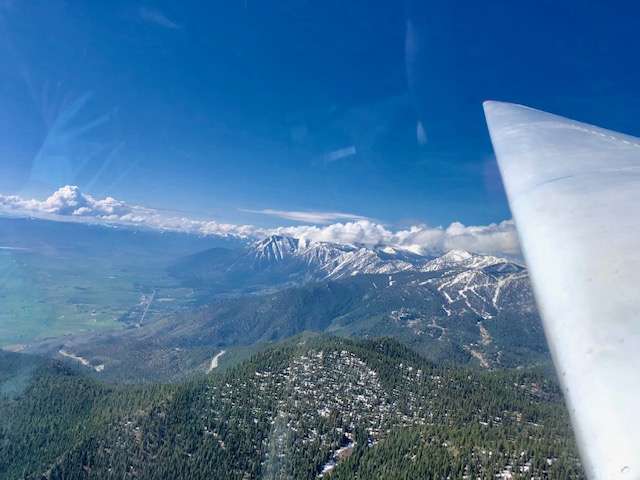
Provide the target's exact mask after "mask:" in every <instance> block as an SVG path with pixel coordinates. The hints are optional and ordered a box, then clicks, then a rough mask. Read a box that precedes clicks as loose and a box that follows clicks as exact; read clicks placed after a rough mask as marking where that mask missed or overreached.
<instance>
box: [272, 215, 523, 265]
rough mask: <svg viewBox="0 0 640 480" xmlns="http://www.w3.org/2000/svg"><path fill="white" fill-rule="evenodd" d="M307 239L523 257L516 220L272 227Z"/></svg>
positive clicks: (283, 232)
mask: <svg viewBox="0 0 640 480" xmlns="http://www.w3.org/2000/svg"><path fill="white" fill-rule="evenodd" d="M271 232H272V233H274V234H277V235H289V236H292V237H296V238H302V239H305V240H307V241H321V242H332V243H342V244H351V243H363V244H365V245H376V244H386V245H394V246H399V247H404V248H407V249H410V250H412V251H414V252H417V253H429V252H440V251H448V250H452V249H462V250H468V251H471V252H475V253H484V254H496V255H509V256H520V255H521V252H520V245H519V243H518V236H517V233H516V229H515V224H514V222H513V221H512V220H506V221H504V222H501V223H499V224H495V223H492V224H490V225H485V226H468V227H466V226H464V225H463V224H461V223H459V222H454V223H452V224H451V225H450V226H449V227H448V228H443V227H428V226H425V225H414V226H412V227H409V228H408V229H403V230H395V231H394V230H389V229H388V228H387V227H385V226H384V225H381V224H379V223H374V222H371V221H366V220H365V221H359V222H347V223H335V224H332V225H328V226H326V227H317V226H298V227H281V228H277V229H273V230H271Z"/></svg>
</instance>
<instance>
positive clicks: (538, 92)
mask: <svg viewBox="0 0 640 480" xmlns="http://www.w3.org/2000/svg"><path fill="white" fill-rule="evenodd" d="M374 3H375V6H374ZM486 3H490V4H491V5H483V4H486ZM196 4H197V5H196ZM205 4H206V5H205ZM639 12H640V7H638V4H637V2H633V1H623V0H619V1H616V2H601V1H596V0H581V1H578V0H561V1H555V2H551V1H542V0H539V1H533V0H531V1H523V2H510V1H506V0H505V1H494V2H477V1H472V0H464V1H447V2H445V1H442V0H434V1H424V2H421V1H418V0H415V1H414V0H406V1H405V2H404V4H403V3H402V2H398V1H391V0H389V1H380V2H371V1H365V0H357V1H354V2H349V1H347V0H328V1H325V2H312V1H305V0H295V1H294V0H289V1H276V0H260V1H257V0H224V1H222V0H216V1H212V2H168V1H167V2H122V1H110V2H102V1H93V2H91V1H88V2H76V1H68V2H65V1H59V0H46V1H32V2H19V1H11V0H5V1H4V2H3V3H2V5H1V6H0V79H1V81H0V98H1V100H0V101H1V102H2V105H1V107H0V194H4V195H19V196H20V197H21V198H24V199H30V198H37V199H39V200H44V199H46V198H47V197H49V196H50V195H51V194H52V193H53V192H55V191H56V190H58V189H59V188H60V187H63V186H65V185H75V186H78V187H79V189H80V191H81V192H83V193H84V194H86V195H90V196H92V197H93V198H95V199H104V198H106V197H108V196H110V197H114V198H115V199H117V200H119V201H122V202H126V204H129V205H141V206H145V207H152V208H155V209H159V211H160V212H168V214H169V213H170V214H171V215H177V216H187V217H192V218H194V219H198V220H213V221H216V222H219V223H232V224H237V225H243V224H253V225H256V226H258V227H263V228H275V227H279V226H290V225H297V224H300V223H319V224H326V223H327V222H331V221H336V222H345V221H348V220H349V219H351V220H354V221H359V220H362V219H363V218H365V219H370V220H372V221H375V222H379V223H380V224H383V225H385V226H386V227H387V228H390V229H393V228H405V227H406V228H408V227H409V226H411V225H421V224H428V225H431V226H438V225H443V226H445V227H446V226H448V225H450V224H451V223H453V222H461V223H463V224H465V225H487V224H490V223H496V222H501V221H503V220H508V219H509V218H510V213H509V210H508V206H507V204H506V200H505V197H504V193H503V190H502V186H501V183H500V179H499V174H498V172H497V168H496V165H495V160H494V158H493V154H492V151H491V147H490V144H489V139H488V134H487V133H486V128H485V124H484V120H483V116H482V107H481V101H482V100H485V99H495V100H505V101H513V102H517V103H524V104H527V105H530V106H532V107H534V108H539V109H543V110H546V111H551V112H553V113H557V114H560V115H564V116H568V117H572V118H575V119H578V120H581V121H585V122H588V123H593V124H596V125H599V126H602V127H605V128H610V129H614V130H618V131H622V132H625V133H628V134H631V135H635V136H638V135H640V122H639V121H638V112H640V108H639V107H640V86H639V85H640V82H638V78H639V74H640V66H639V64H638V62H637V60H636V57H637V52H638V51H640V35H639V34H638V33H637V25H638V24H639V22H640V13H639ZM291 212H294V213H295V212H298V213H300V212H302V213H303V214H304V213H307V214H308V213H313V214H315V215H316V216H315V217H313V216H309V217H305V216H304V215H295V214H292V213H291ZM326 212H331V213H333V214H336V215H334V217H331V218H329V217H327V216H326V215H325V217H322V216H320V217H318V216H317V214H318V213H321V214H322V213H326ZM338 214H341V215H346V216H340V215H338ZM314 219H315V220H314ZM318 219H320V220H318ZM302 220H308V222H302Z"/></svg>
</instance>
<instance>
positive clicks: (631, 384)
mask: <svg viewBox="0 0 640 480" xmlns="http://www.w3.org/2000/svg"><path fill="white" fill-rule="evenodd" d="M484 109H485V116H486V118H487V123H488V125H489V132H490V134H491V141H492V143H493V147H494V150H495V153H496V156H497V159H498V165H499V167H500V172H501V174H502V178H503V181H504V184H505V189H506V192H507V197H508V199H509V205H510V207H511V211H512V213H513V216H514V219H515V222H516V225H517V229H518V234H519V236H520V242H521V245H522V250H523V254H524V257H525V259H526V261H527V265H528V268H529V274H530V276H531V282H532V284H533V288H534V293H535V296H536V300H537V303H538V306H539V309H540V312H541V315H542V320H543V324H544V329H545V333H546V336H547V341H548V343H549V348H550V349H551V353H552V356H553V360H554V364H555V367H556V371H557V372H558V376H559V378H560V380H561V383H562V386H563V391H564V395H565V399H566V402H567V405H568V407H569V410H570V414H571V420H572V423H573V427H574V431H575V434H576V440H577V442H578V447H579V450H580V454H581V457H582V460H583V464H584V466H585V470H586V472H587V475H588V476H589V478H591V479H596V478H597V479H640V304H639V300H640V139H638V138H635V137H631V136H628V135H623V134H621V133H617V132H613V131H609V130H605V129H602V128H598V127H594V126H591V125H588V124H584V123H580V122H575V121H573V120H569V119H566V118H563V117H559V116H556V115H551V114H549V113H545V112H541V111H538V110H534V109H531V108H527V107H524V106H521V105H513V104H508V103H500V102H485V104H484Z"/></svg>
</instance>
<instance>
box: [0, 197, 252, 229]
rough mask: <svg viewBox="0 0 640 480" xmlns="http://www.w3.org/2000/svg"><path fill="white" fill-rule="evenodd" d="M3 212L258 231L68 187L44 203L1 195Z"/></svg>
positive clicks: (167, 226)
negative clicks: (165, 212) (174, 214)
mask: <svg viewBox="0 0 640 480" xmlns="http://www.w3.org/2000/svg"><path fill="white" fill-rule="evenodd" d="M0 211H4V212H5V213H13V214H22V215H34V216H39V217H50V218H57V219H67V220H75V221H86V222H92V221H93V222H96V221H98V222H101V223H114V224H121V225H137V226H145V227H149V228H155V229H159V230H171V231H179V232H186V233H195V234H201V235H224V236H238V237H253V236H254V235H253V234H254V232H257V231H258V230H257V229H255V228H254V227H252V226H251V225H241V226H238V225H230V224H224V223H218V222H214V221H202V220H192V219H189V218H183V217H168V216H164V215H161V214H160V213H158V212H157V211H156V210H153V209H150V208H145V207H141V206H138V205H129V204H127V203H125V202H121V201H119V200H116V199H115V198H112V197H107V198H105V199H104V200H96V199H95V198H93V197H92V196H91V195H87V194H84V193H82V192H80V189H79V188H78V187H75V186H71V185H67V186H65V187H62V188H60V189H59V190H58V191H56V192H54V193H53V195H51V196H50V197H49V198H47V199H46V200H43V201H39V200H35V199H32V200H25V199H23V198H22V197H19V196H17V195H0Z"/></svg>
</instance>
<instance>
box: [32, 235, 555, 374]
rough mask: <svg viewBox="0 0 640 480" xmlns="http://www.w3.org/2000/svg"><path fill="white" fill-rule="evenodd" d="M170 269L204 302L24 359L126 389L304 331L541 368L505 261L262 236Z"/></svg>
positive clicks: (537, 339) (515, 279) (446, 357)
mask: <svg viewBox="0 0 640 480" xmlns="http://www.w3.org/2000/svg"><path fill="white" fill-rule="evenodd" d="M170 272H171V273H172V274H173V275H174V276H175V277H176V278H178V279H179V280H180V282H182V283H183V284H184V285H190V286H192V288H193V291H194V292H196V293H195V294H194V295H195V296H196V297H197V298H198V302H197V304H198V305H199V306H197V307H195V308H183V309H181V310H179V311H175V312H172V313H170V314H162V310H161V309H160V307H161V306H162V304H161V303H160V302H159V301H157V302H155V303H147V304H144V303H143V304H141V305H140V306H137V307H136V308H135V309H133V310H132V311H131V312H130V314H129V315H126V316H123V318H122V319H121V320H122V322H124V323H126V324H127V326H128V328H126V329H124V330H121V331H115V332H114V331H106V330H102V331H96V332H88V333H82V334H79V335H72V336H67V337H64V338H52V339H47V340H44V341H41V342H36V343H34V344H31V345H29V346H28V347H27V348H26V349H25V351H28V352H37V353H45V354H47V355H52V356H55V357H58V358H62V357H66V358H67V359H69V356H70V355H74V356H76V357H79V358H82V359H84V360H85V361H86V362H87V363H88V365H90V366H91V367H92V368H93V369H97V368H99V370H100V371H99V372H98V373H96V374H97V375H100V376H103V377H107V378H110V379H112V380H116V381H124V382H130V383H135V382H137V381H141V380H147V381H156V380H167V379H178V378H182V377H184V376H189V375H193V374H195V373H196V372H205V371H207V370H208V369H209V368H210V364H211V361H212V358H214V357H215V356H217V355H218V354H220V352H223V351H224V352H225V353H224V355H223V356H220V357H218V360H217V362H218V363H219V364H220V366H222V367H224V366H225V365H229V364H231V363H234V362H235V361H237V360H239V359H240V358H242V357H243V356H244V355H246V354H248V353H250V352H252V351H255V350H257V349H260V348H264V347H265V346H268V345H269V343H270V342H274V341H278V340H280V339H284V338H288V337H290V336H292V335H296V334H298V333H300V332H303V331H305V330H310V331H316V332H329V333H332V334H334V335H339V336H343V337H352V338H375V337H379V336H390V337H393V338H396V339H398V340H400V341H402V342H403V343H404V344H406V345H408V346H410V347H411V348H414V349H415V350H417V351H418V352H420V353H421V354H423V355H424V356H426V357H427V358H430V359H432V360H436V361H445V362H449V363H457V364H470V365H477V366H479V367H483V368H496V367H512V366H518V365H527V364H531V363H537V362H545V361H548V351H547V347H546V342H545V339H544V334H543V331H542V327H541V324H540V320H539V317H538V314H537V311H536V308H535V303H534V300H533V296H532V294H531V286H530V284H529V280H528V277H527V272H526V269H525V268H524V267H523V266H521V265H519V264H517V263H515V262H513V261H511V260H509V259H505V258H500V257H494V256H488V255H479V254H473V253H469V252H465V251H459V250H453V251H450V252H447V253H445V254H444V255H440V256H437V257H435V253H434V255H419V254H416V253H415V252H411V251H410V250H405V249H401V248H397V247H393V248H392V247H388V246H376V247H368V246H364V245H349V246H344V245H335V244H331V243H323V242H305V241H302V240H298V239H293V238H288V237H269V238H266V239H264V240H262V241H259V242H256V243H254V244H252V245H249V246H247V247H245V248H242V249H223V248H216V249H209V250H205V251H203V252H200V253H197V254H195V255H190V256H187V257H184V258H182V259H180V260H179V261H177V262H174V263H173V264H172V266H171V267H170ZM154 295H155V297H156V298H159V299H161V298H162V296H163V291H162V290H161V289H160V290H158V291H156V292H155V294H154ZM150 302H152V300H151V301H150ZM159 309H160V310H159ZM143 312H144V313H143ZM144 314H146V315H147V320H145V324H144V325H141V321H140V318H139V317H140V316H141V315H144Z"/></svg>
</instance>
